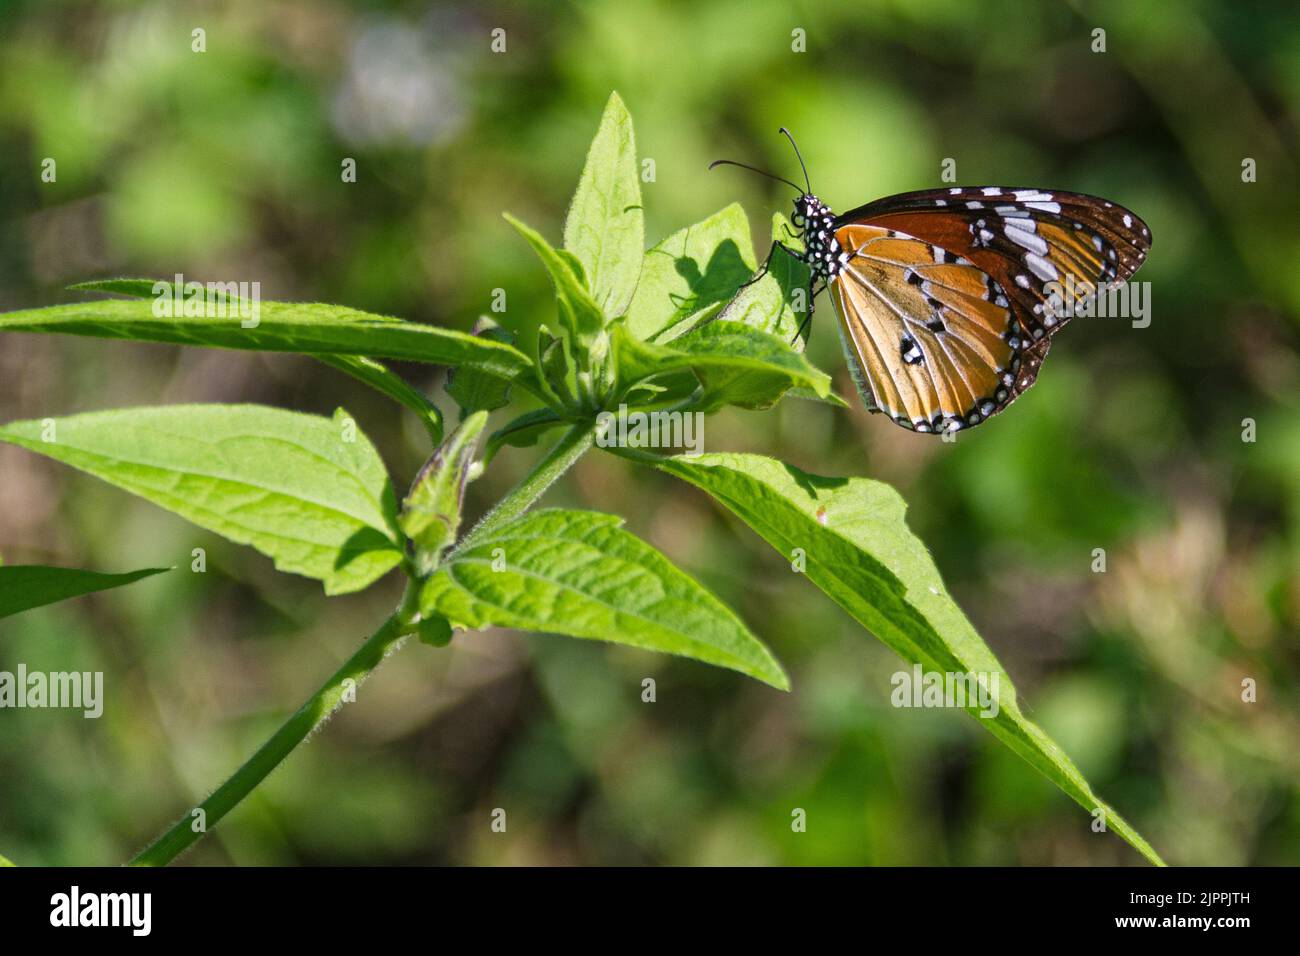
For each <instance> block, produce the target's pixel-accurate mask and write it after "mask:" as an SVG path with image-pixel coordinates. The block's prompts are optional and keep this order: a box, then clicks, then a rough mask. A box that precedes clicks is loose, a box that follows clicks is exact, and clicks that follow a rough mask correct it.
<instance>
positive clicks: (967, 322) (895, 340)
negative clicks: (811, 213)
mask: <svg viewBox="0 0 1300 956" xmlns="http://www.w3.org/2000/svg"><path fill="white" fill-rule="evenodd" d="M836 235H837V237H839V239H840V242H841V244H842V245H843V246H844V248H845V249H847V250H849V252H850V258H849V262H848V265H847V266H846V268H845V269H844V271H843V272H841V273H840V275H839V277H838V279H837V281H836V282H835V283H833V284H832V290H833V295H834V298H835V302H836V306H837V309H838V311H839V314H840V320H841V333H842V337H843V339H844V345H845V352H846V354H847V355H848V358H849V363H850V368H851V369H852V371H853V373H854V378H855V380H856V382H857V384H858V387H859V389H860V390H861V392H862V396H863V399H864V401H865V402H866V403H867V405H868V407H871V408H875V409H879V410H880V411H882V412H885V413H886V414H888V415H889V416H890V417H891V418H892V419H893V420H894V421H896V422H897V423H898V424H900V425H903V426H904V427H907V428H913V429H916V430H917V431H927V432H928V431H947V430H951V429H954V428H960V427H969V426H971V425H974V424H977V423H979V422H981V421H983V420H984V419H985V418H987V417H989V416H990V415H993V414H996V413H997V412H998V411H999V410H1001V409H1002V408H1004V407H1005V406H1006V405H1007V404H1009V403H1010V402H1011V401H1012V400H1013V399H1014V398H1015V396H1016V395H1018V394H1019V393H1020V392H1021V391H1023V388H1025V387H1028V385H1029V384H1030V383H1032V381H1033V378H1032V372H1033V371H1034V370H1036V367H1037V364H1038V361H1039V360H1040V356H1039V355H1038V349H1037V348H1034V347H1031V345H1030V343H1029V342H1028V341H1027V340H1026V338H1025V336H1024V334H1023V332H1022V331H1021V329H1020V326H1019V323H1018V321H1017V319H1016V316H1015V314H1014V312H1013V310H1012V306H1011V301H1010V299H1009V298H1008V296H1007V293H1006V290H1004V289H1003V288H1002V286H1001V285H1000V283H999V282H998V281H997V280H995V279H994V278H993V277H992V276H990V275H989V274H988V273H987V272H985V271H984V270H983V269H981V268H979V267H978V266H977V265H976V264H975V263H974V262H973V261H972V260H970V259H967V258H965V257H964V256H961V255H957V254H954V253H952V252H951V251H949V250H947V249H944V248H942V247H940V246H938V245H935V244H934V243H932V242H928V241H925V240H923V239H920V238H918V237H916V236H914V235H909V234H907V233H904V232H901V231H899V230H896V229H888V228H884V227H882V226H878V225H865V224H861V223H852V224H848V225H845V226H842V227H841V228H840V229H839V230H838V231H837V233H836ZM1042 345H1043V346H1046V342H1043V343H1042ZM1029 352H1032V353H1034V358H1033V360H1032V362H1029V361H1027V360H1026V353H1029ZM1022 381H1023V382H1024V385H1023V386H1022V385H1021V382H1022Z"/></svg>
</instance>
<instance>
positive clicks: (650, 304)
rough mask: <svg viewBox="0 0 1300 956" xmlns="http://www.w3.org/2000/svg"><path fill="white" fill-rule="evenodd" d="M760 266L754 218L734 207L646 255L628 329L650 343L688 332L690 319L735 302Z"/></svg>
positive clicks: (669, 240) (628, 316) (683, 231)
mask: <svg viewBox="0 0 1300 956" xmlns="http://www.w3.org/2000/svg"><path fill="white" fill-rule="evenodd" d="M756 268H757V266H756V265H755V262H754V247H753V244H752V242H751V241H750V238H749V220H748V219H746V218H745V212H744V210H743V209H742V208H741V207H740V205H739V204H738V203H732V204H731V205H730V206H728V207H727V208H726V209H723V210H722V211H721V212H717V213H714V214H713V215H712V216H710V217H709V218H708V219H705V220H704V221H703V222H697V223H696V224H695V225H693V226H688V227H687V228H685V229H682V230H680V231H679V232H675V233H673V234H672V235H671V236H669V237H668V238H667V239H665V240H663V241H662V242H660V243H659V244H658V245H657V246H655V247H654V248H653V249H651V250H650V251H649V252H647V253H646V254H645V261H644V262H643V263H642V265H641V279H640V282H639V283H638V284H637V287H636V294H635V295H634V296H633V297H632V305H631V306H630V307H629V308H628V310H627V320H626V325H627V330H628V331H629V332H630V333H632V335H633V336H634V337H635V338H638V339H646V340H650V339H655V338H659V339H663V338H664V336H665V335H667V334H668V333H670V332H672V331H673V330H674V329H678V328H681V329H682V330H683V331H684V330H685V328H687V327H688V325H689V322H688V320H689V319H691V318H692V317H694V316H696V315H698V314H699V313H701V312H702V311H704V310H705V309H708V308H709V307H711V306H714V305H717V304H718V303H721V302H725V301H726V300H727V299H730V298H731V297H732V296H733V295H734V294H735V292H736V289H737V288H739V287H740V286H741V285H742V284H743V283H744V282H746V281H748V280H749V278H750V277H751V276H752V275H753V274H754V271H755V269H756ZM791 334H793V332H792V333H791Z"/></svg>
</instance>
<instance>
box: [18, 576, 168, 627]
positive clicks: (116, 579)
mask: <svg viewBox="0 0 1300 956" xmlns="http://www.w3.org/2000/svg"><path fill="white" fill-rule="evenodd" d="M168 570H170V568H145V569H144V570H142V571H130V572H127V573H126V574H103V573H101V572H99V571H83V570H81V569H80V568H51V567H45V566H42V565H38V564H14V565H5V566H0V617H8V616H9V615H11V614H17V613H18V612H19V611H27V610H30V609H31V608H34V607H43V606H44V605H46V604H55V603H57V602H59V601H66V600H67V599H68V598H74V597H81V596H82V595H83V594H91V593H93V592H95V591H107V590H108V589H109V588H120V587H122V585H124V584H131V583H133V582H135V581H139V580H140V579H141V578H147V577H151V576H152V575H155V574H162V573H163V572H164V571H168Z"/></svg>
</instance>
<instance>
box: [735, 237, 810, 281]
mask: <svg viewBox="0 0 1300 956" xmlns="http://www.w3.org/2000/svg"><path fill="white" fill-rule="evenodd" d="M777 249H784V250H785V251H786V252H787V253H789V254H790V255H792V256H794V257H795V258H796V259H798V258H799V253H797V252H795V251H794V250H793V249H791V248H790V247H789V246H787V245H786V244H785V243H783V242H774V243H772V248H771V249H769V250H768V251H767V258H766V259H764V260H763V268H761V269H759V270H758V272H756V273H755V274H754V277H753V278H752V279H750V280H749V281H748V282H746V283H744V284H742V285H740V286H737V287H736V291H737V292H739V291H740V290H741V289H747V288H749V287H750V286H751V285H753V284H754V283H755V282H757V281H758V280H759V279H761V278H763V276H765V275H767V272H768V270H769V269H770V268H772V256H774V255H776V250H777Z"/></svg>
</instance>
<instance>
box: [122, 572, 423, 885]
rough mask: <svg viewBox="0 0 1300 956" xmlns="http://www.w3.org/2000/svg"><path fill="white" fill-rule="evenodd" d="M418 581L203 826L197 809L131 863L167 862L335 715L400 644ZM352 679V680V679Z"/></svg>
mask: <svg viewBox="0 0 1300 956" xmlns="http://www.w3.org/2000/svg"><path fill="white" fill-rule="evenodd" d="M418 607H419V584H418V582H416V581H410V582H408V583H407V586H406V592H405V593H404V594H403V595H402V602H401V604H399V605H398V608H397V610H396V611H394V612H393V614H392V616H391V617H389V618H388V620H386V621H384V623H383V624H381V625H380V627H379V630H377V631H375V633H374V634H372V635H371V636H370V637H369V638H368V639H367V640H366V642H365V643H364V644H362V645H361V647H360V648H358V649H357V652H356V653H355V654H353V655H352V656H351V657H350V658H348V660H347V662H346V663H345V664H344V665H343V666H342V667H340V668H339V669H338V670H337V671H335V672H334V674H333V676H331V677H330V679H329V680H327V681H326V682H325V683H324V684H322V685H321V687H320V689H319V690H318V691H316V693H315V694H313V695H312V696H311V697H310V698H309V699H308V700H307V702H306V703H305V704H303V705H302V706H301V707H299V708H298V710H297V712H296V713H294V715H293V716H292V717H290V718H289V719H288V720H287V721H285V723H284V724H283V726H281V727H280V729H279V730H277V731H276V732H275V733H274V734H273V735H272V736H271V739H270V740H268V741H267V742H266V743H264V744H263V745H262V747H261V749H259V750H258V751H257V753H255V754H253V756H251V757H250V758H249V759H248V761H247V762H246V763H245V764H244V765H243V766H242V767H240V768H239V769H238V770H236V771H235V773H234V775H233V776H231V777H230V779H228V780H227V781H226V782H225V783H223V784H222V785H221V786H220V787H218V788H217V789H216V790H215V791H214V792H213V794H212V796H210V797H208V798H207V799H206V800H204V801H203V802H202V803H201V804H199V806H198V808H197V809H201V810H202V811H203V818H202V819H203V829H202V830H200V831H197V832H196V830H195V829H194V826H195V825H196V822H197V821H196V818H195V817H194V815H193V812H191V813H189V814H187V815H186V816H184V817H182V818H181V819H180V820H178V821H177V822H176V824H175V825H174V826H172V828H171V829H170V830H168V831H167V832H166V833H164V834H163V835H162V836H160V837H158V839H156V840H154V842H153V843H151V844H149V846H148V847H146V848H145V849H144V850H142V851H141V852H140V853H139V854H138V855H137V856H136V857H135V859H133V860H132V861H131V865H132V866H165V865H167V864H168V863H170V862H171V861H172V860H174V859H175V858H176V857H177V856H179V855H180V854H181V853H182V852H184V851H185V850H187V849H189V847H190V846H191V845H192V844H194V843H196V842H197V841H198V840H199V838H200V837H202V836H203V834H204V832H206V830H208V829H211V828H212V827H213V826H215V825H216V823H217V821H219V820H220V819H221V818H222V817H224V816H225V815H226V814H227V813H229V812H230V811H231V810H233V809H234V808H235V807H236V806H237V805H238V804H239V802H240V801H241V800H243V799H244V797H246V796H248V794H249V793H251V792H252V791H253V789H254V788H255V787H257V785H258V784H260V783H261V782H262V781H263V780H265V779H266V777H267V775H268V774H269V773H270V772H271V771H272V770H274V769H275V768H276V767H278V766H279V765H280V762H281V761H283V760H284V759H285V758H286V757H288V756H289V754H290V753H292V752H293V750H294V748H295V747H297V746H298V745H299V744H300V743H302V741H303V740H304V739H305V738H306V737H307V735H308V734H310V733H311V732H312V731H314V730H315V729H316V728H318V727H320V726H321V725H322V724H324V723H325V722H326V721H327V720H329V718H330V717H331V716H332V715H333V713H334V711H335V710H336V709H337V708H338V707H339V705H340V704H342V702H343V696H344V694H345V693H347V692H348V691H349V690H351V689H354V688H355V687H357V686H359V685H360V684H361V682H362V681H364V680H365V679H366V678H367V677H368V676H369V675H370V672H371V671H373V670H374V669H375V668H376V667H378V666H379V664H380V663H381V662H382V661H383V660H384V658H385V657H387V656H388V655H389V654H390V653H392V652H393V651H394V650H396V649H397V647H398V646H399V645H400V644H401V643H402V641H403V640H404V639H405V638H406V636H407V635H408V634H410V632H411V630H412V628H413V625H414V622H415V620H416V618H417V617H418ZM349 682H351V683H349Z"/></svg>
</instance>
